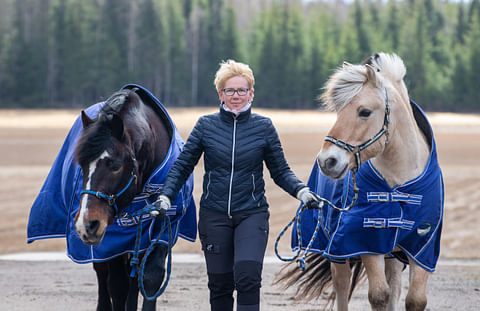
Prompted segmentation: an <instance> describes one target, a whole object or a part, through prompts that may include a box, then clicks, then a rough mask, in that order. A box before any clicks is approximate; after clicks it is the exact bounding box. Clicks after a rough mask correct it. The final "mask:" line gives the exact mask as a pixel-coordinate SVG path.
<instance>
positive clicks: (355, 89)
mask: <svg viewBox="0 0 480 311" xmlns="http://www.w3.org/2000/svg"><path fill="white" fill-rule="evenodd" d="M365 82H367V71H366V68H365V66H362V65H350V64H348V65H346V66H343V67H340V68H338V69H337V70H336V71H335V73H334V74H333V75H332V76H331V77H330V79H328V81H327V83H326V84H325V87H324V93H323V94H322V95H321V96H320V99H321V100H322V102H323V106H324V107H325V109H326V110H328V111H340V110H342V109H343V107H345V106H346V105H347V104H348V103H349V102H350V101H351V100H352V99H353V97H355V96H356V95H357V94H358V93H360V91H361V90H362V88H363V85H364V84H365Z"/></svg>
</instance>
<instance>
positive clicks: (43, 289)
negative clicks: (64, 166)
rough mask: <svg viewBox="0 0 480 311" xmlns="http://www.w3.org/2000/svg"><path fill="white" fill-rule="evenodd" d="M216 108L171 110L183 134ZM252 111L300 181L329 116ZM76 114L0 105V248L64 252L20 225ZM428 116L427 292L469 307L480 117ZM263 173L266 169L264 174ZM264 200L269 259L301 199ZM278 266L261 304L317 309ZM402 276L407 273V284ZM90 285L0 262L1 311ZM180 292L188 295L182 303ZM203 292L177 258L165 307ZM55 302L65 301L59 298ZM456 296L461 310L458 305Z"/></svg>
mask: <svg viewBox="0 0 480 311" xmlns="http://www.w3.org/2000/svg"><path fill="white" fill-rule="evenodd" d="M215 110H216V109H215V108H205V109H196V110H191V109H169V112H170V114H171V116H172V118H173V120H174V121H175V123H176V125H177V127H178V128H179V131H180V133H181V135H182V136H183V137H184V138H186V137H187V136H188V134H189V132H190V130H191V128H192V127H193V125H194V123H195V121H196V120H197V118H198V117H199V116H200V115H202V114H205V113H207V112H212V111H215ZM256 112H258V113H261V114H264V115H267V116H269V117H271V118H272V120H273V122H274V124H275V125H276V127H277V130H278V132H279V135H280V138H281V141H282V144H283V146H284V150H285V154H286V157H287V159H288V161H289V164H290V166H291V167H292V169H293V170H294V171H295V172H296V174H297V175H298V176H299V178H301V179H302V180H305V181H306V180H307V178H308V174H309V172H310V169H311V167H312V165H313V159H314V157H315V155H316V153H317V152H318V150H319V149H320V145H321V143H322V139H323V137H324V136H325V134H326V131H327V130H328V128H329V127H330V126H331V125H332V124H333V122H334V119H335V118H334V116H333V115H332V114H328V113H321V112H317V111H275V110H259V109H257V110H256ZM78 113H79V111H78V110H61V111H59V110H51V111H45V110H42V111H38V110H35V111H32V110H26V111H16V110H0V150H1V155H0V198H1V200H0V213H1V215H2V217H1V218H0V254H12V253H19V252H40V251H63V250H64V249H65V242H64V240H63V239H55V240H43V241H37V242H35V243H33V244H29V245H27V244H26V225H27V221H28V214H29V209H30V206H31V204H32V203H33V200H34V198H35V196H36V195H37V193H38V191H39V190H40V187H41V186H42V184H43V181H44V179H45V177H46V175H47V174H48V171H49V169H50V166H51V164H52V163H53V160H54V159H55V156H56V154H57V153H58V151H59V148H60V146H61V144H62V143H63V140H64V138H65V136H66V134H67V133H68V130H69V129H70V126H71V124H72V123H73V121H74V120H75V118H76V116H77V115H78ZM429 118H430V121H431V122H432V125H433V128H434V131H435V136H436V140H437V147H438V152H439V160H440V164H441V166H442V169H443V174H444V181H445V194H446V203H445V220H444V229H443V235H442V248H441V261H440V264H439V267H438V270H437V272H436V273H434V274H433V275H432V277H431V280H430V282H429V296H432V297H433V298H430V301H429V308H430V310H454V309H455V310H473V309H475V303H474V302H475V301H476V304H477V305H478V302H479V301H480V293H479V288H480V264H479V260H478V259H480V247H479V246H480V227H479V225H478V223H479V219H480V217H479V216H480V200H479V199H480V192H479V191H478V189H480V164H479V163H478V156H479V155H480V143H479V141H480V116H479V115H459V114H429ZM202 174H203V167H202V165H201V164H200V165H198V166H197V168H196V169H195V182H196V188H195V193H194V195H195V199H196V200H197V202H198V199H199V197H200V193H201V179H202ZM265 176H269V174H268V172H265ZM267 197H268V200H269V203H270V206H271V218H270V242H269V246H268V249H267V254H268V255H270V256H271V255H272V254H273V246H274V241H275V239H276V237H277V236H278V233H279V232H280V231H281V230H282V228H283V226H285V224H286V223H287V222H288V221H289V220H290V219H291V217H293V215H294V211H295V210H296V208H297V205H298V203H297V201H296V200H295V199H293V198H291V197H289V196H288V195H286V194H285V193H284V192H282V191H281V190H280V189H279V188H278V187H277V186H275V185H274V184H273V182H272V181H271V180H270V179H269V178H267ZM288 249H289V248H288V241H287V239H285V241H284V243H282V244H281V245H280V250H281V251H282V252H284V254H285V255H288ZM174 252H175V253H176V254H180V253H193V254H198V253H199V252H200V246H199V242H198V241H197V242H196V243H190V242H185V241H180V242H179V243H177V245H176V246H175V249H174ZM279 268H280V265H279V264H278V263H272V264H266V266H265V272H264V292H263V294H262V301H263V302H264V303H263V305H264V307H263V308H262V310H286V309H295V310H314V309H315V307H314V305H305V306H303V305H296V304H293V302H292V301H291V300H290V296H291V293H290V294H289V292H284V291H282V290H279V289H278V288H272V287H271V286H270V285H269V284H270V283H271V280H272V278H273V275H274V273H275V272H277V271H278V269H279ZM406 273H407V272H405V274H406ZM407 278H408V277H407V276H406V275H405V276H404V279H405V281H406V279H407ZM95 284H96V283H95V275H94V273H93V271H92V269H91V267H90V265H77V264H73V263H71V262H65V261H60V262H26V261H5V260H3V261H0V310H46V309H49V310H63V309H65V306H68V309H71V310H92V309H94V305H95V299H96V294H95V286H96V285H95ZM175 284H176V285H175ZM362 290H363V291H365V289H362ZM185 294H187V295H185ZM185 297H189V298H190V297H191V299H187V301H186V302H180V299H181V298H182V299H185ZM206 297H207V292H206V282H205V273H204V266H203V263H202V262H195V263H182V262H180V263H178V264H176V263H175V262H174V270H173V273H172V281H171V285H169V288H168V289H167V292H166V293H165V295H164V296H162V298H161V301H162V302H163V303H164V304H165V305H168V306H169V307H168V310H177V309H175V308H176V307H177V306H183V309H182V310H193V309H196V310H207V304H208V302H207V298H206ZM356 297H358V299H357V298H355V299H356V300H355V301H358V310H363V309H365V308H366V305H363V304H362V303H363V302H364V301H365V299H364V298H365V295H362V293H359V294H358V295H357V296H356ZM20 298H21V299H20ZM17 300H22V303H19V302H18V301H17ZM59 301H62V302H63V301H65V304H63V303H62V304H60V305H59V304H58V303H59ZM457 303H459V304H460V306H459V307H455V306H456V304H457ZM160 305H161V303H159V306H160ZM316 305H317V306H318V303H317V304H316ZM290 306H293V308H291V307H290ZM161 309H162V308H161ZM165 309H166V308H165ZM178 310H180V308H179V309H178Z"/></svg>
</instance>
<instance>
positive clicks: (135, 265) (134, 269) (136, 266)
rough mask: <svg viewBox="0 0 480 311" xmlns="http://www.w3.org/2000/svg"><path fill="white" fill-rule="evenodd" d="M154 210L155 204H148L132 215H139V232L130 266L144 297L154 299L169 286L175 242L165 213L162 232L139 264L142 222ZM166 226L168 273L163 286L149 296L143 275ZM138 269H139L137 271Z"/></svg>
mask: <svg viewBox="0 0 480 311" xmlns="http://www.w3.org/2000/svg"><path fill="white" fill-rule="evenodd" d="M153 210H158V209H157V208H156V207H154V206H153V205H148V206H147V207H145V208H143V209H141V210H138V211H136V212H135V213H133V214H132V215H130V217H132V218H134V217H136V216H138V217H139V220H138V224H137V234H136V237H135V250H134V252H133V257H132V259H131V260H130V266H131V267H132V270H131V272H130V277H132V278H133V277H135V274H137V275H138V287H139V288H140V291H141V293H142V295H143V297H144V299H146V300H149V301H152V300H155V299H157V298H158V297H159V296H160V295H162V294H163V292H164V291H165V289H166V288H167V286H168V282H169V280H170V275H171V271H172V244H173V236H172V225H171V222H170V217H168V216H167V215H165V216H164V217H163V224H162V229H161V230H160V233H159V234H158V237H157V238H156V239H154V240H153V241H152V242H151V243H150V245H149V246H148V248H147V250H146V251H145V254H144V255H143V259H142V262H141V263H140V265H139V262H140V260H139V257H140V242H141V239H142V223H143V215H145V214H150V212H151V211H153ZM165 227H167V229H168V251H167V275H166V278H165V281H164V282H163V284H162V286H160V287H159V289H158V290H157V291H156V292H155V294H153V295H152V296H148V295H147V292H146V290H145V286H144V284H143V275H144V270H145V263H146V262H147V259H148V256H149V255H150V254H151V253H152V251H153V248H154V247H155V244H159V243H160V240H159V239H160V237H161V235H162V233H164V232H165ZM137 270H138V271H137Z"/></svg>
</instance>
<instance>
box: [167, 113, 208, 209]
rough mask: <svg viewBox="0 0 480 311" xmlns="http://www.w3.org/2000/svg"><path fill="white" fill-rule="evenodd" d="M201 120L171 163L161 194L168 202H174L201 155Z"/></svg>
mask: <svg viewBox="0 0 480 311" xmlns="http://www.w3.org/2000/svg"><path fill="white" fill-rule="evenodd" d="M201 123H202V122H201V118H200V119H199V120H198V121H197V123H196V124H195V126H194V127H193V130H192V132H191V133H190V136H189V137H188V139H187V142H186V143H185V145H184V146H183V150H182V152H180V154H179V156H178V158H177V159H176V160H175V163H173V165H172V167H171V168H170V171H169V172H168V175H167V178H166V179H165V183H164V185H163V188H162V191H161V194H162V195H165V196H167V197H168V198H169V199H170V201H172V202H173V201H174V200H175V198H176V197H177V194H178V191H180V188H181V187H182V186H183V184H184V183H185V181H186V180H187V179H188V177H189V176H190V174H192V172H193V169H194V168H195V165H197V163H198V160H199V159H200V157H201V156H202V153H203V145H202V125H201Z"/></svg>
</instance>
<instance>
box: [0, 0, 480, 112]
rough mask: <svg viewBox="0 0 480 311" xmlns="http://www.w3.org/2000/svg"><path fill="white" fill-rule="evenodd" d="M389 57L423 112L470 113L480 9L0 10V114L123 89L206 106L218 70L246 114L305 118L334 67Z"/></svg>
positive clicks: (16, 1) (233, 1) (244, 0)
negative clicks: (237, 86) (236, 86)
mask: <svg viewBox="0 0 480 311" xmlns="http://www.w3.org/2000/svg"><path fill="white" fill-rule="evenodd" d="M380 51H383V52H394V53H396V54H398V55H399V56H400V57H401V58H402V59H403V60H404V62H405V65H406V66H407V76H406V78H405V81H406V83H407V87H408V89H409V92H410V96H411V98H412V99H414V100H415V101H416V102H417V103H419V104H420V105H421V106H422V107H423V108H424V109H425V110H427V111H452V112H479V111H480V101H479V98H480V0H463V1H462V0H402V1H400V0H329V1H327V0H317V1H315V0H309V1H307V0H303V1H302V0H0V85H1V87H0V108H78V107H86V106H89V105H91V104H94V103H95V102H97V101H100V100H104V99H105V98H106V97H108V96H109V95H110V94H112V93H113V92H114V91H116V90H118V89H119V88H120V87H121V86H123V85H124V84H126V83H137V84H141V85H143V86H145V87H146V88H147V89H149V90H150V91H151V92H152V93H153V94H155V95H156V96H157V97H158V98H159V99H160V100H161V101H162V102H163V103H164V104H165V105H166V106H167V107H169V106H175V107H193V106H213V105H217V104H218V96H217V94H216V91H215V87H214V85H213V79H214V75H215V72H216V70H217V69H218V66H219V63H220V62H221V61H222V60H227V59H235V60H237V61H241V62H245V63H248V64H249V65H250V66H251V68H252V69H253V71H254V74H255V79H256V81H255V82H256V84H255V100H254V102H255V105H256V106H257V107H262V108H280V109H315V108H318V107H319V102H318V101H317V96H318V95H319V94H320V93H321V91H322V87H323V85H324V83H325V82H326V80H327V79H328V77H329V76H330V75H331V74H332V73H333V71H334V70H335V68H337V67H338V66H340V65H341V64H342V62H343V61H347V62H349V63H360V62H361V61H363V60H364V59H365V58H366V57H368V56H370V55H371V54H373V53H375V52H380Z"/></svg>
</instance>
